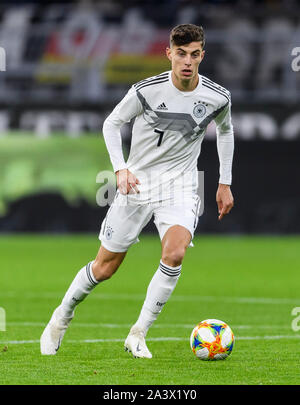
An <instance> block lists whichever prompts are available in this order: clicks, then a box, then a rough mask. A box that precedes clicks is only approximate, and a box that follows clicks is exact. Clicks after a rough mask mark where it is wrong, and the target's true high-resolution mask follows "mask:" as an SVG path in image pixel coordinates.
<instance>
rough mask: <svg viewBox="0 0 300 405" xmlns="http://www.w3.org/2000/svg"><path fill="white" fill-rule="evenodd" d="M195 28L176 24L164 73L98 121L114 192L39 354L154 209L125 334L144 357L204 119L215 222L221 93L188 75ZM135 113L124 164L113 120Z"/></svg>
mask: <svg viewBox="0 0 300 405" xmlns="http://www.w3.org/2000/svg"><path fill="white" fill-rule="evenodd" d="M204 43H205V40H204V33H203V29H202V27H199V26H196V25H193V24H182V25H178V26H176V27H175V28H173V30H172V31H171V34H170V47H167V49H166V55H167V57H168V59H169V60H170V62H171V70H170V71H167V72H165V73H161V74H159V75H157V76H154V77H150V78H148V79H145V80H142V81H140V82H138V83H136V84H135V85H133V86H132V87H131V88H130V90H129V91H128V93H127V94H126V96H125V97H124V98H123V100H121V102H120V103H119V104H118V105H117V106H116V107H115V109H114V110H113V111H112V113H111V114H110V115H109V116H108V118H107V119H106V120H105V122H104V125H103V134H104V138H105V142H106V146H107V150H108V153H109V156H110V159H111V163H112V166H113V169H114V172H115V173H116V178H117V186H118V190H117V192H116V195H115V198H114V201H113V203H112V205H111V206H110V208H109V209H108V211H107V215H106V217H105V219H104V221H103V222H102V225H101V230H100V234H99V239H100V240H101V246H100V249H99V252H98V254H97V256H96V258H95V260H93V261H91V262H89V263H88V264H87V265H86V266H84V267H83V268H82V269H81V270H80V271H79V272H78V273H77V275H76V277H75V278H74V280H73V282H72V283H71V285H70V287H69V289H68V290H67V292H66V294H65V296H64V297H63V300H62V302H61V304H60V305H59V306H58V308H56V309H55V311H54V312H53V315H52V317H51V319H50V321H49V323H48V325H47V326H46V328H45V330H44V332H43V334H42V336H41V341H40V343H41V353H42V354H47V355H53V354H56V352H57V350H58V349H59V347H60V344H61V341H62V338H63V336H64V333H65V331H66V329H67V327H68V325H69V323H70V321H71V320H72V318H73V316H74V309H75V307H76V305H77V304H78V303H79V302H81V301H83V300H84V299H85V297H86V296H87V295H88V294H89V293H90V292H91V291H92V290H93V289H94V287H95V286H97V285H98V284H99V283H102V282H103V281H104V280H107V279H109V278H110V277H111V276H112V275H113V274H114V273H115V272H116V271H117V269H118V268H119V266H120V265H121V263H122V261H123V260H124V258H125V256H126V252H127V250H128V249H129V247H130V246H131V245H132V244H134V243H137V242H138V241H139V240H138V236H139V234H140V232H141V231H142V229H143V228H144V227H145V225H146V224H147V223H148V222H149V221H150V219H151V217H152V216H154V223H155V225H156V227H157V229H158V232H159V236H160V238H161V245H162V253H161V260H160V263H159V264H158V268H157V270H156V272H155V273H154V275H153V278H152V280H151V282H150V284H149V286H148V289H147V293H146V298H145V301H144V304H143V306H142V309H141V312H140V314H139V317H138V319H137V321H136V323H135V324H134V325H133V326H132V328H131V329H130V331H129V334H128V336H127V338H126V340H125V349H126V350H128V351H129V352H132V354H133V356H134V357H144V358H151V357H152V354H151V353H150V351H149V349H148V348H147V345H146V342H145V337H146V334H147V332H148V329H149V328H150V326H151V325H152V323H153V322H154V321H155V320H156V318H157V316H158V315H159V313H160V312H161V310H162V308H163V306H164V304H165V303H166V302H167V301H168V299H169V297H170V295H171V294H172V292H173V290H174V288H175V286H176V284H177V281H178V279H179V277H180V274H181V266H182V261H183V258H184V255H185V252H186V249H187V247H188V246H189V245H190V246H192V239H193V236H194V232H195V228H196V226H197V223H198V213H199V207H200V198H199V196H198V194H197V187H198V177H197V160H198V156H199V154H200V148H201V143H202V140H203V137H204V135H205V130H206V127H207V125H208V124H209V123H210V122H211V121H212V120H214V121H215V123H216V133H217V150H218V156H219V162H220V178H219V185H218V189H217V194H216V199H217V206H218V214H219V216H218V218H219V220H221V219H222V218H223V217H224V215H226V214H228V213H229V212H230V210H231V208H232V207H233V196H232V193H231V190H230V185H231V168H232V159H233V150H234V140H233V128H232V123H231V112H230V111H231V99H230V93H229V91H228V90H226V89H225V88H224V87H222V86H220V85H218V84H216V83H215V82H213V81H212V80H210V79H208V78H206V77H204V76H202V75H200V74H199V73H198V68H199V65H200V63H201V61H202V59H203V57H204V53H205V51H204V49H203V48H204ZM133 118H135V121H134V125H133V131H132V142H131V149H130V154H129V157H128V159H127V162H125V160H124V156H123V152H122V141H121V134H120V128H121V126H122V125H123V124H124V123H126V122H129V121H131V120H132V119H133Z"/></svg>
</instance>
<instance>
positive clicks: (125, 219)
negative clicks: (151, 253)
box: [99, 191, 200, 252]
mask: <svg viewBox="0 0 300 405" xmlns="http://www.w3.org/2000/svg"><path fill="white" fill-rule="evenodd" d="M199 212H200V197H199V196H198V195H197V194H194V195H191V196H190V197H188V198H185V199H184V204H183V203H181V204H180V205H176V204H174V203H173V204H172V203H171V202H170V201H165V202H157V203H148V204H129V203H127V196H126V195H123V194H120V192H119V191H117V193H116V196H115V198H114V201H113V203H112V205H111V206H110V208H109V209H108V211H107V214H106V217H105V218H104V220H103V222H102V224H101V230H100V233H99V239H100V240H101V243H102V245H103V246H104V247H105V248H106V249H107V250H109V251H111V252H126V251H127V250H128V249H129V247H130V246H131V245H133V244H135V243H137V242H139V238H138V236H139V234H140V233H141V231H142V229H143V228H144V227H145V226H146V225H147V224H148V222H149V221H150V219H151V218H152V216H154V223H155V225H156V227H157V230H158V232H159V236H160V239H161V240H162V238H163V237H164V235H165V233H166V232H167V230H168V229H169V228H170V227H171V226H173V225H181V226H183V227H185V228H186V229H187V230H188V231H189V232H190V234H191V241H192V239H193V237H194V232H195V229H196V227H197V224H198V219H199ZM190 246H193V244H192V242H191V243H190Z"/></svg>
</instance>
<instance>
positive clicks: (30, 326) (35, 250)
mask: <svg viewBox="0 0 300 405" xmlns="http://www.w3.org/2000/svg"><path fill="white" fill-rule="evenodd" d="M140 240H141V242H140V243H139V244H137V245H135V246H133V247H132V248H131V249H130V250H129V252H128V254H127V257H126V258H125V261H124V262H123V264H122V266H121V267H120V269H119V271H118V272H117V273H116V274H115V275H114V276H113V277H112V278H111V279H110V280H109V281H106V282H104V283H103V284H100V285H99V286H97V288H96V289H95V290H94V291H93V292H92V293H91V295H90V296H89V297H88V298H87V299H86V300H85V301H84V302H83V303H81V304H80V305H79V306H78V307H77V309H76V315H75V318H74V320H73V321H72V324H71V325H70V328H69V329H68V331H67V332H66V335H65V338H64V340H63V343H62V346H61V348H60V350H59V352H58V353H57V355H56V356H41V355H40V352H39V338H40V335H41V333H42V331H43V328H44V326H45V324H46V323H47V322H48V320H49V317H50V315H51V313H52V311H53V310H54V308H55V307H56V306H57V305H58V304H59V303H60V300H61V299H62V297H63V295H64V292H65V291H66V289H67V288H68V286H69V284H70V282H71V281H72V279H73V277H74V276H75V274H76V273H77V271H78V270H79V269H80V268H81V267H82V266H84V265H85V264H86V263H87V262H88V261H90V260H92V259H93V258H94V256H95V254H96V252H97V250H98V246H99V243H98V240H97V236H90V235H80V236H30V235H28V236H27V235H21V236H1V237H0V246H1V247H0V252H1V254H0V258H1V279H0V286H1V287H0V307H2V308H4V310H5V312H6V331H0V369H1V371H0V384H1V385H3V384H4V385H9V384H18V385H23V384H24V385H27V384H33V385H36V384H39V385H40V384H52V385H65V384H69V385H73V384H76V385H78V384H79V385H80V384H98V385H104V384H109V385H113V384H122V385H123V384H126V385H132V384H134V385H142V384H143V385H147V384H149V385H150V384H159V385H163V384H168V385H169V384H171V385H177V384H178V385H203V384H205V385H206V384H251V385H253V384H258V385H259V384H268V385H271V384H272V385H274V384H297V385H298V384H299V383H300V374H299V354H300V349H299V347H300V346H299V343H300V331H298V332H297V331H295V330H293V328H292V322H293V319H294V324H296V325H297V322H295V316H293V315H292V310H293V308H295V307H300V293H299V285H300V272H299V262H300V251H299V243H300V238H299V237H232V236H224V237H223V236H222V237H221V236H220V237H216V236H207V237H204V236H202V237H201V236H197V237H196V238H195V239H194V242H195V247H194V248H189V249H188V252H187V254H186V257H185V260H184V263H183V268H182V275H181V278H180V279H179V282H178V284H177V287H176V289H175V291H174V293H173V295H172V297H171V298H170V300H169V302H168V303H167V304H166V305H165V307H164V309H163V311H162V313H161V314H160V316H159V317H158V319H157V321H156V322H155V324H154V325H153V327H152V328H151V329H150V331H149V333H148V336H147V343H148V347H149V349H150V350H151V352H152V354H153V358H152V359H134V358H133V357H132V356H131V355H129V354H128V353H126V352H124V350H123V344H124V339H125V338H126V336H127V333H128V330H129V328H130V326H131V325H132V323H133V322H134V321H135V320H136V318H137V316H138V314H139V311H140V308H141V306H142V303H143V300H144V296H145V292H146V288H147V285H148V283H149V281H150V279H151V277H152V274H153V272H154V271H155V270H156V268H157V266H158V263H159V259H160V241H159V238H158V236H147V235H143V234H142V235H141V237H140ZM206 318H217V319H221V320H223V321H225V322H227V323H228V324H229V325H230V326H231V327H232V330H233V332H234V334H235V336H236V341H235V346H234V349H233V352H232V354H231V356H230V357H229V358H228V359H226V360H224V361H215V362H204V361H201V360H199V359H197V358H196V357H195V356H194V355H193V353H192V351H191V349H190V346H189V336H190V333H191V331H192V329H193V327H194V326H195V325H196V324H197V323H198V322H200V321H201V320H203V319H206ZM299 324H300V322H298V325H299ZM294 329H295V328H294Z"/></svg>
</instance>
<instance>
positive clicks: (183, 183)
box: [103, 71, 233, 203]
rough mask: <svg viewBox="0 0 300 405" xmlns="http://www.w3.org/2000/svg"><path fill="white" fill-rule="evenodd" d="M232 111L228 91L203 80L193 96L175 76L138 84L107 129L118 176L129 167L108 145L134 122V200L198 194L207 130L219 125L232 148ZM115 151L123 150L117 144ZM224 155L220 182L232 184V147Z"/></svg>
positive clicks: (131, 166) (131, 156)
mask: <svg viewBox="0 0 300 405" xmlns="http://www.w3.org/2000/svg"><path fill="white" fill-rule="evenodd" d="M230 111H231V100H230V93H229V91H228V90H226V89H225V88H224V87H221V86H219V85H218V84H216V83H214V82H212V81H211V80H209V79H208V78H206V77H204V76H201V75H199V82H198V85H197V87H196V88H195V89H194V90H193V91H190V92H186V91H180V90H178V89H177V87H175V85H174V84H173V81H172V78H171V71H168V72H164V73H161V74H159V75H157V76H153V77H150V78H148V79H145V80H142V81H140V82H138V83H136V84H134V85H133V86H132V87H131V89H130V90H129V91H128V93H127V94H126V96H125V97H124V98H123V99H122V101H121V102H120V103H119V104H118V105H117V106H116V107H115V109H114V110H113V111H112V113H111V114H110V115H109V117H108V118H107V119H106V121H105V123H104V126H103V133H104V137H105V141H106V144H107V146H108V151H109V153H110V158H111V161H112V164H113V167H114V170H115V171H117V170H119V169H120V168H124V167H125V166H124V165H123V167H122V162H120V159H119V160H118V154H117V153H114V151H113V145H109V138H110V136H111V135H112V131H114V130H116V129H117V128H120V127H121V126H122V125H123V124H124V123H125V122H129V121H131V119H133V118H135V120H134V124H133V129H132V140H131V148H130V154H129V157H128V160H127V162H126V167H127V169H128V170H130V171H131V172H132V173H134V174H135V175H136V176H137V178H138V179H139V180H140V183H141V184H140V185H139V186H138V188H139V190H140V194H131V195H130V196H129V198H130V200H131V201H132V202H138V203H148V202H157V201H162V200H168V199H171V198H174V196H176V195H179V194H180V193H179V191H180V190H181V192H183V194H185V195H187V194H189V195H190V194H191V193H195V192H196V191H197V187H198V176H197V160H198V157H199V154H200V151H201V143H202V140H203V137H204V135H205V131H206V128H207V126H208V124H209V123H210V122H211V121H212V120H214V121H215V123H216V130H217V138H218V139H219V140H220V139H221V138H222V137H223V139H224V140H225V138H226V141H225V143H224V145H225V144H226V143H227V144H228V143H229V139H230V142H231V143H233V129H232V123H231V112H230ZM114 146H116V147H119V145H117V144H116V143H115V145H114ZM231 146H232V145H231ZM227 147H228V146H227ZM225 148H226V145H225ZM220 150H221V148H220ZM220 150H219V148H218V151H219V158H220V183H223V184H231V165H232V152H233V148H231V149H230V150H229V153H228V151H227V152H226V151H225V156H224V159H223V157H222V153H220ZM181 195H182V194H181Z"/></svg>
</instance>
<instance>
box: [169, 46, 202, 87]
mask: <svg viewBox="0 0 300 405" xmlns="http://www.w3.org/2000/svg"><path fill="white" fill-rule="evenodd" d="M204 53H205V51H204V50H203V49H202V45H201V42H191V43H189V44H186V45H172V47H171V48H167V50H166V54H167V57H168V59H169V60H170V61H171V64H172V72H173V74H174V75H175V77H176V80H178V81H181V82H182V81H191V82H193V81H195V80H196V79H197V81H198V67H199V64H200V63H201V61H202V59H203V57H204Z"/></svg>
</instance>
